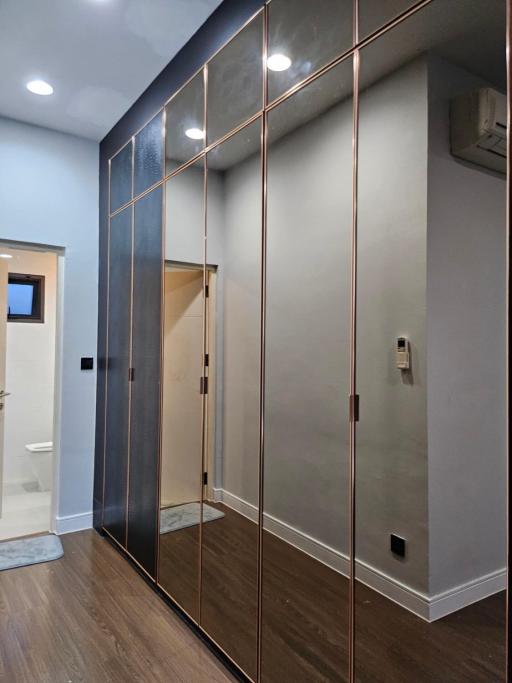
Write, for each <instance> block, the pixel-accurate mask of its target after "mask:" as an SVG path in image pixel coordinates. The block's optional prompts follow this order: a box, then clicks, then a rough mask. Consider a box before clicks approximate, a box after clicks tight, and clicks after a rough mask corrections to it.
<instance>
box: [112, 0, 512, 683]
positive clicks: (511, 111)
mask: <svg viewBox="0 0 512 683" xmlns="http://www.w3.org/2000/svg"><path fill="white" fill-rule="evenodd" d="M270 1H271V0H268V1H267V3H266V4H265V6H264V7H263V8H262V9H261V10H258V12H256V13H255V14H254V15H253V16H252V17H251V18H250V19H249V20H248V21H247V22H245V23H244V24H243V26H242V27H241V28H240V29H239V30H238V31H237V32H236V33H235V34H234V35H233V36H231V37H230V38H229V40H228V41H226V42H225V43H224V44H223V45H222V47H221V48H219V49H218V50H217V51H216V52H215V53H214V54H213V55H212V56H211V57H210V58H209V59H208V60H207V62H205V64H204V65H203V67H201V68H200V69H199V70H197V71H196V72H195V73H194V74H193V75H192V76H191V77H190V78H189V79H188V81H186V83H184V84H183V85H182V86H181V87H180V88H179V89H178V90H176V91H175V92H174V93H173V95H171V97H170V98H169V99H168V100H167V101H166V102H165V103H164V105H163V107H161V108H160V109H159V110H158V111H157V112H156V114H154V115H153V116H151V118H150V119H149V120H148V121H147V122H146V123H145V124H144V125H143V126H141V127H140V128H139V129H138V130H137V131H136V133H135V134H134V135H133V136H132V138H131V140H133V149H132V198H131V200H130V202H127V203H126V204H125V205H123V206H121V207H119V208H118V209H116V211H114V212H111V211H110V197H109V202H108V205H109V215H110V217H112V216H115V215H116V214H117V213H120V212H121V211H123V210H125V209H126V208H127V207H128V206H130V205H131V206H132V244H133V230H134V204H135V202H136V201H138V200H139V199H141V198H142V197H144V196H145V195H146V194H148V193H149V192H151V191H152V190H154V189H155V188H156V187H158V186H160V185H162V186H163V207H164V208H163V212H162V226H163V227H162V232H163V235H162V240H163V254H162V260H163V265H162V302H161V310H162V335H163V324H164V296H165V232H166V221H167V217H166V211H165V201H166V199H165V195H166V192H165V183H166V182H167V181H168V180H169V179H171V178H173V177H174V176H175V175H178V174H179V173H181V172H183V171H184V170H186V169H187V168H188V167H189V166H192V165H194V164H197V163H198V162H199V160H201V159H203V172H204V188H203V196H204V235H203V237H204V245H203V264H202V268H203V358H204V353H206V352H207V344H208V338H207V329H206V328H207V302H206V299H205V286H206V284H207V283H206V277H207V274H206V268H207V240H206V238H207V213H208V212H207V202H208V195H207V193H208V160H207V154H208V153H209V152H210V151H211V150H213V149H214V148H216V147H218V146H220V145H221V144H223V143H224V142H226V141H227V140H229V139H230V138H231V137H233V136H234V135H236V134H237V133H238V132H240V131H241V130H242V129H244V128H245V127H246V126H249V125H251V124H252V123H254V122H255V121H256V120H257V119H258V118H259V117H261V118H262V124H261V182H262V186H261V199H262V207H261V208H262V224H261V230H262V236H261V264H260V265H261V273H260V277H261V290H260V295H261V300H260V316H261V319H260V387H259V389H260V407H259V412H260V415H259V422H260V424H259V430H260V436H259V439H260V446H259V509H258V522H259V528H258V539H259V540H258V624H257V680H258V681H261V660H262V586H263V504H264V451H265V439H264V437H265V345H266V265H267V264H266V260H267V170H268V168H267V167H268V112H269V111H271V110H272V109H274V108H275V107H277V106H279V104H282V103H283V102H285V101H286V100H287V99H289V98H290V97H292V96H293V95H295V94H296V93H298V92H299V91H301V90H302V89H304V88H306V87H307V86H308V85H310V84H311V83H312V82H314V81H316V80H317V79H319V78H321V77H322V76H323V75H325V74H326V73H327V72H329V71H330V70H331V69H333V68H335V67H336V66H338V65H339V64H340V63H341V62H343V61H345V60H347V59H348V58H349V57H353V79H354V80H353V93H352V97H353V134H352V255H351V258H352V274H351V275H352V277H351V341H350V395H351V396H355V395H356V393H357V377H356V360H357V359H356V350H357V349H356V342H357V339H356V334H357V329H356V324H357V320H356V312H357V222H358V221H357V218H358V204H357V199H358V198H357V194H358V187H357V185H358V136H359V128H358V122H359V77H360V49H362V48H365V47H367V46H368V45H370V44H371V43H373V42H374V41H376V40H378V39H379V38H381V37H382V36H383V35H384V34H385V33H387V32H389V31H391V30H393V29H394V28H396V27H397V26H399V25H400V24H402V23H403V22H405V21H407V20H408V19H410V18H411V17H412V16H413V15H415V14H416V13H417V12H420V11H422V10H423V9H424V8H425V7H427V6H428V5H429V4H430V3H432V2H434V0H422V1H420V2H417V3H416V4H414V5H412V6H411V7H410V8H409V9H407V10H406V11H404V12H402V13H401V14H400V15H397V16H396V17H395V18H393V19H392V20H390V21H389V22H388V23H387V24H385V25H384V26H383V27H381V28H379V29H378V30H376V31H374V32H373V33H371V34H369V35H368V36H366V37H365V38H364V39H363V40H361V41H359V0H354V2H353V11H354V16H353V21H354V26H353V45H352V48H351V49H350V50H348V51H346V52H345V53H343V54H340V55H339V56H338V57H336V58H335V59H334V60H331V61H330V62H329V63H328V64H326V65H324V66H323V67H321V68H320V69H319V70H317V71H316V72H315V73H313V74H310V75H309V76H308V77H307V78H305V79H304V80H303V81H301V82H299V83H297V84H295V85H294V86H292V87H291V88H290V89H289V90H287V91H286V92H284V93H282V94H281V95H280V96H279V97H278V98H276V99H275V100H274V101H273V102H272V103H269V102H268V85H267V83H268V70H267V69H264V78H263V91H264V93H263V94H264V97H263V108H262V109H261V110H259V111H258V112H256V113H254V114H253V115H252V116H251V117H250V118H248V119H247V120H245V121H243V122H242V123H240V124H239V125H238V126H237V127H236V128H234V129H232V130H231V131H229V132H228V133H226V134H225V135H224V136H223V137H222V138H220V139H219V140H216V141H214V142H213V143H211V144H210V143H209V142H208V140H207V139H206V138H205V148H204V149H203V150H202V151H201V152H199V153H198V154H196V155H195V156H194V157H192V158H191V159H190V160H188V161H187V162H185V163H183V164H182V165H181V166H179V167H178V168H177V169H175V170H174V171H172V172H171V173H169V174H167V175H166V168H165V133H164V157H163V158H164V171H163V175H164V177H163V178H162V179H161V180H159V181H158V182H157V183H155V184H154V185H152V186H151V187H150V188H148V189H147V190H145V191H144V192H143V193H140V194H139V195H138V196H136V197H135V196H134V194H133V191H134V157H135V135H137V134H138V133H139V132H140V131H141V130H142V129H143V128H144V126H145V125H147V123H149V122H150V121H151V120H153V118H154V117H155V116H157V115H158V114H159V113H160V111H162V110H163V111H164V131H165V109H166V106H167V105H168V104H169V103H170V102H171V101H172V100H173V99H174V98H175V97H176V96H177V95H178V94H179V93H180V92H181V91H182V90H183V89H184V88H185V87H186V86H187V85H188V84H189V83H190V82H191V81H192V80H193V79H194V78H196V77H197V76H198V74H199V73H201V71H203V74H204V78H205V91H204V116H205V123H204V130H205V135H206V134H207V115H208V113H207V108H208V104H207V102H208V92H207V88H208V74H207V72H208V64H209V63H210V62H211V61H212V60H213V59H214V58H215V57H216V56H217V55H218V54H219V53H220V52H221V51H222V49H224V47H226V45H228V44H229V43H230V42H231V41H232V40H233V39H235V38H236V37H237V35H238V34H239V33H240V32H241V31H242V30H243V29H245V28H246V27H247V26H248V25H249V24H250V23H251V22H252V21H253V20H255V19H256V17H258V16H259V14H260V13H261V12H263V22H264V27H263V40H264V47H263V59H264V61H263V64H265V63H266V56H267V52H268V11H269V10H268V6H269V4H270ZM511 16H512V0H507V85H508V102H507V105H508V136H507V241H508V247H507V256H508V258H507V298H508V300H507V415H508V424H507V453H508V461H507V467H508V481H509V487H508V490H507V509H508V516H507V558H508V562H507V568H508V567H509V562H510V557H511V543H512V537H511V533H512V529H511V526H510V520H509V517H510V495H509V489H510V485H511V484H512V481H511V477H512V471H511V466H510V463H511V461H512V443H511V442H512V434H511V423H512V400H511V398H512V393H511V392H512V387H511V384H512V376H511V371H512V370H511V366H510V362H509V359H510V354H511V353H512V339H511V336H512V335H511V330H510V321H511V320H512V274H511V268H510V263H511V261H512V244H511V242H512V215H511V213H512V211H511V207H512V187H511V185H512V136H511V135H510V125H511V121H512V73H511V71H512V65H511V54H510V50H511V44H512V26H511V24H512V18H511ZM129 142H130V140H128V141H127V142H126V143H124V144H123V145H122V146H121V147H120V148H119V149H118V150H117V151H116V152H115V154H114V155H112V157H110V160H109V192H110V161H111V159H113V158H114V156H116V154H118V153H119V152H120V151H121V150H122V149H123V148H124V147H125V146H126V145H127V144H129ZM107 259H108V263H107V314H106V315H107V325H106V368H105V373H106V376H105V428H104V449H103V472H104V475H103V511H102V514H103V512H104V497H105V461H106V431H107V397H108V343H109V340H108V316H109V284H110V273H109V266H110V221H109V231H108V243H107ZM131 308H132V310H131V315H132V313H133V248H132V302H131ZM130 334H132V332H131V325H130ZM131 353H132V339H131V338H130V365H131ZM163 354H164V345H163V341H162V348H161V368H162V369H163V362H164V360H163V359H164V356H163ZM204 372H205V369H204V367H203V373H204ZM207 400H208V396H207V395H203V397H202V413H201V430H202V431H201V439H202V443H201V461H202V468H201V473H200V474H201V484H200V485H201V499H200V505H201V514H200V524H199V527H200V529H199V537H200V540H199V622H196V621H195V620H192V622H193V623H194V624H195V626H196V628H197V629H198V630H199V631H201V632H202V633H203V634H204V636H205V638H206V639H207V640H208V641H209V642H211V643H213V644H214V645H215V647H216V648H217V649H218V650H219V651H220V652H222V653H223V655H224V656H225V657H226V658H227V659H228V660H229V661H231V662H232V663H233V665H234V666H235V667H236V669H237V670H240V667H239V666H238V665H237V664H236V662H234V661H233V660H232V658H231V657H230V656H229V655H228V654H227V653H226V652H225V651H224V650H223V649H222V647H220V646H219V645H218V644H217V643H216V642H215V640H214V639H213V638H212V637H211V636H210V635H209V634H208V633H207V632H206V631H205V630H204V629H203V627H202V626H201V625H200V620H201V603H202V536H203V528H202V527H203V521H202V516H203V515H202V509H203V502H204V487H203V482H202V474H203V471H204V470H205V457H206V454H205V449H206V448H207V443H208V439H207V429H208V425H207V419H206V418H207V411H208V404H207ZM162 409H163V384H162V387H161V398H160V415H161V418H160V423H161V422H162ZM129 411H131V387H130V388H129ZM356 431H357V430H356V424H355V422H354V420H353V419H351V420H350V424H349V436H350V444H349V450H350V463H349V467H350V472H349V487H350V494H349V506H350V509H349V557H350V585H349V634H348V638H349V643H348V649H349V681H350V683H354V680H355V651H354V648H355V626H356V613H355V579H356V577H355V559H356ZM129 441H130V436H129ZM161 441H162V436H161V434H160V449H159V450H160V455H159V469H158V479H159V482H158V487H159V491H158V510H157V519H158V515H159V511H160V485H161V482H160V477H161V467H162V443H161ZM128 446H129V443H128ZM127 489H128V495H127V513H126V514H127V518H126V535H128V496H129V453H128V471H127ZM102 523H103V522H102ZM157 528H158V527H157ZM105 531H106V530H105ZM106 533H107V534H108V535H109V537H110V538H112V540H113V541H114V542H115V543H116V544H117V545H118V546H119V547H120V548H121V549H122V551H123V552H124V553H125V554H126V555H127V556H128V557H129V558H130V559H131V560H132V561H133V562H135V564H137V566H138V567H140V568H141V570H142V571H144V572H145V573H146V574H147V575H148V576H149V574H148V572H147V571H146V570H144V569H143V568H142V567H141V565H140V564H139V563H138V562H137V560H135V559H134V558H133V557H132V556H131V555H130V553H129V552H128V551H127V549H125V548H123V547H122V545H121V544H120V543H119V542H118V541H117V540H116V539H114V538H113V537H112V536H111V534H109V532H107V531H106ZM157 537H158V539H159V538H160V535H159V533H158V535H157ZM157 545H158V547H157V560H156V562H157V566H156V572H157V574H156V576H157V577H158V571H159V554H160V548H159V540H158V544H157ZM507 571H508V581H509V582H510V572H509V570H507ZM151 580H152V581H153V583H154V580H153V579H151ZM157 583H158V590H159V591H162V592H163V593H164V594H165V595H167V597H168V599H169V600H170V601H171V602H173V603H174V604H175V605H176V606H177V608H178V609H179V610H180V611H182V612H184V613H185V614H186V612H185V610H183V608H182V607H181V606H180V605H179V604H178V603H177V601H176V600H175V599H174V598H172V596H170V595H169V594H168V593H167V592H166V591H165V589H163V588H162V586H161V585H160V584H159V582H157ZM510 609H511V604H510V596H509V590H507V636H508V637H507V646H506V663H507V664H506V665H507V681H508V680H511V679H512V671H511V670H510V669H511V666H512V663H511V661H510V656H509V641H510V628H511V619H510V615H509V611H510ZM187 618H189V619H190V617H189V615H187ZM244 675H245V676H247V674H245V672H244ZM248 679H249V677H248ZM249 680H250V679H249Z"/></svg>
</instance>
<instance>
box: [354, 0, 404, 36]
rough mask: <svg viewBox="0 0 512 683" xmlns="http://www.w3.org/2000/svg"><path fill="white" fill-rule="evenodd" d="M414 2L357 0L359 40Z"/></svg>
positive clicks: (402, 0)
mask: <svg viewBox="0 0 512 683" xmlns="http://www.w3.org/2000/svg"><path fill="white" fill-rule="evenodd" d="M416 2H417V0H359V41H361V40H363V38H366V37H367V36H369V35H370V33H373V32H374V31H378V30H379V29H380V28H382V27H383V26H384V24H387V23H388V22H389V21H392V20H393V19H395V18H396V17H397V16H398V15H399V14H401V13H402V12H405V11H407V10H408V9H410V8H411V7H412V6H413V5H414V4H415V3H416Z"/></svg>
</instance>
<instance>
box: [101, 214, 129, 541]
mask: <svg viewBox="0 0 512 683" xmlns="http://www.w3.org/2000/svg"><path fill="white" fill-rule="evenodd" d="M132 214H133V208H132V207H131V206H129V207H127V208H126V209H124V210H123V211H121V212H120V213H118V214H117V215H115V216H114V217H113V218H111V220H110V240H109V281H108V291H109V302H108V332H107V334H108V340H107V343H108V356H107V398H106V401H107V429H106V435H105V480H104V499H103V526H104V528H105V529H106V530H107V531H108V532H109V533H110V534H111V536H113V537H114V538H115V539H116V541H118V542H119V543H120V544H121V545H123V546H125V545H126V503H127V495H126V494H127V477H128V447H129V446H128V430H129V420H130V413H129V386H128V369H129V367H130V341H131V325H130V322H131V279H132V217H133V216H132Z"/></svg>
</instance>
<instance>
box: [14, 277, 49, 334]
mask: <svg viewBox="0 0 512 683" xmlns="http://www.w3.org/2000/svg"><path fill="white" fill-rule="evenodd" d="M11 284H15V285H28V284H30V285H33V287H34V298H33V302H32V313H31V314H29V315H25V314H16V313H10V312H9V288H7V322H10V323H44V289H45V276H44V275H29V274H27V273H9V276H8V285H11Z"/></svg>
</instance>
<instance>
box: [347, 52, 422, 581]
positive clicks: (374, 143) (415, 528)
mask: <svg viewBox="0 0 512 683" xmlns="http://www.w3.org/2000/svg"><path fill="white" fill-rule="evenodd" d="M427 116H428V107H427V68H426V63H425V61H424V60H423V59H419V60H416V61H415V62H412V63H411V64H409V65H407V66H405V67H403V68H402V69H400V70H399V71H397V72H395V73H393V74H391V75H390V76H389V77H387V78H386V79H383V80H382V81H380V82H378V83H377V84H375V85H374V86H372V87H371V89H370V90H369V91H368V92H366V93H365V94H363V96H362V98H361V104H360V117H361V118H360V138H359V197H358V208H359V221H358V299H357V326H358V327H357V387H358V393H359V394H360V396H361V418H360V422H359V424H358V426H357V451H356V453H357V455H356V458H357V470H356V521H357V541H356V552H357V557H358V559H360V560H362V561H363V562H367V563H369V564H370V565H372V566H373V567H376V568H377V569H379V570H381V571H384V572H385V573H387V574H390V575H391V576H393V577H395V578H397V579H399V580H400V581H402V582H404V583H406V584H408V585H409V586H411V587H413V588H415V589H418V590H426V589H427V583H428V572H427V566H428V558H427V551H428V529H427V524H428V519H427V414H426V350H425V345H426V338H425V328H426V257H427V243H426V240H427V235H426V228H427V145H428V137H427V133H428V120H427ZM400 335H404V336H406V337H408V338H409V339H410V341H411V346H412V372H411V373H408V374H402V373H401V371H400V370H398V369H397V368H396V367H395V364H394V363H395V357H394V348H395V340H396V338H397V337H398V336H400ZM390 533H396V534H398V535H399V536H403V537H404V538H406V539H407V541H408V552H407V557H406V559H405V560H400V559H397V558H396V557H394V556H393V555H392V554H391V552H390V550H389V535H390Z"/></svg>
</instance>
